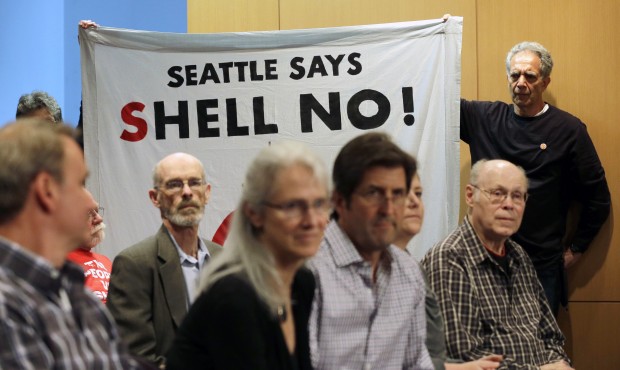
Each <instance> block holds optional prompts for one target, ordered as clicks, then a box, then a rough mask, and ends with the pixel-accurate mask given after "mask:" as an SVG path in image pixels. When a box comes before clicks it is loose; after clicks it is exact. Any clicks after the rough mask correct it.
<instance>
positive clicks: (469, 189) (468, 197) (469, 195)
mask: <svg viewBox="0 0 620 370" xmlns="http://www.w3.org/2000/svg"><path fill="white" fill-rule="evenodd" d="M474 190H475V189H474V186H473V185H471V184H467V186H465V203H467V205H468V206H469V208H471V207H473V206H474Z"/></svg>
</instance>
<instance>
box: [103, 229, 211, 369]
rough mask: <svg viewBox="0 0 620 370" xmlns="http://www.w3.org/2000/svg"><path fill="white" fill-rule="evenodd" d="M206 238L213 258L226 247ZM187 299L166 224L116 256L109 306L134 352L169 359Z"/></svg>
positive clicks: (146, 356)
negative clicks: (167, 357) (167, 355)
mask: <svg viewBox="0 0 620 370" xmlns="http://www.w3.org/2000/svg"><path fill="white" fill-rule="evenodd" d="M203 241H204V243H205V244H206V246H207V250H208V251H209V254H210V255H211V257H212V258H213V257H214V256H215V255H217V254H218V253H219V252H220V251H221V250H222V247H221V246H219V245H217V244H215V243H213V242H210V241H207V240H204V239H203ZM186 302H187V290H186V287H185V278H184V276H183V271H182V270H181V264H180V262H179V254H178V252H177V249H176V247H175V246H174V243H173V242H172V240H171V239H170V236H169V234H168V232H167V230H166V228H165V226H164V225H162V226H161V227H160V228H159V231H158V232H157V234H155V235H154V236H151V237H149V238H146V239H144V240H143V241H141V242H139V243H137V244H135V245H133V246H131V247H129V248H127V249H125V250H123V251H122V252H121V253H119V254H118V256H116V258H115V259H114V262H113V264H112V274H111V276H110V287H109V291H108V302H107V307H108V309H109V310H110V313H112V316H113V317H114V320H115V321H116V324H117V325H118V328H119V330H120V334H121V337H122V338H123V340H124V342H125V343H126V344H127V345H128V346H129V350H130V352H131V353H132V354H134V355H137V356H140V357H143V358H145V359H147V360H148V361H151V362H153V363H157V364H161V363H162V362H164V358H165V355H166V352H168V350H169V349H170V346H171V345H172V341H173V339H174V335H175V333H176V330H177V329H178V327H179V326H180V325H181V321H183V318H184V317H185V314H186V313H187V307H186Z"/></svg>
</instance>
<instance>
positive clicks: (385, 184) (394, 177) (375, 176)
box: [358, 166, 407, 189]
mask: <svg viewBox="0 0 620 370" xmlns="http://www.w3.org/2000/svg"><path fill="white" fill-rule="evenodd" d="M405 177H406V176H405V169H404V168H402V167H384V166H374V167H370V168H368V169H366V170H365V171H364V175H363V176H362V181H360V183H359V185H358V187H360V186H366V187H370V186H373V187H378V188H393V189H396V188H399V189H400V188H403V189H404V188H406V187H407V184H406V182H407V181H406V178H405Z"/></svg>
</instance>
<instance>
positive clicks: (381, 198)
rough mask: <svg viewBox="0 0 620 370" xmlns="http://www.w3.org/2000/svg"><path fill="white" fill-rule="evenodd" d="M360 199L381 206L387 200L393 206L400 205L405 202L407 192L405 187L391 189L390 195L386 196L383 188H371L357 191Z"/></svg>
mask: <svg viewBox="0 0 620 370" xmlns="http://www.w3.org/2000/svg"><path fill="white" fill-rule="evenodd" d="M357 195H359V196H360V197H362V199H364V200H365V201H366V202H367V203H369V204H370V205H373V206H381V205H383V204H385V203H386V202H387V201H390V202H392V204H394V205H395V206H401V205H404V204H405V200H406V199H407V192H406V190H405V189H395V190H392V196H390V197H388V195H387V192H386V190H385V189H379V188H371V189H368V190H366V191H364V192H360V193H357Z"/></svg>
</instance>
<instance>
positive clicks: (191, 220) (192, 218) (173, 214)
mask: <svg viewBox="0 0 620 370" xmlns="http://www.w3.org/2000/svg"><path fill="white" fill-rule="evenodd" d="M187 205H193V206H196V207H197V208H194V209H193V210H195V212H191V213H190V214H182V213H181V212H180V211H179V208H180V207H183V206H187ZM185 209H188V208H185ZM163 213H164V218H166V219H167V220H168V221H170V223H172V224H173V225H176V226H181V227H191V226H198V224H200V221H201V220H202V216H203V214H204V206H201V205H200V203H197V202H194V201H189V202H181V203H179V205H178V206H177V207H176V209H175V210H171V209H170V208H165V209H163Z"/></svg>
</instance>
